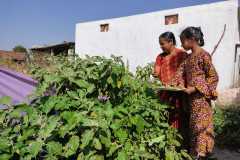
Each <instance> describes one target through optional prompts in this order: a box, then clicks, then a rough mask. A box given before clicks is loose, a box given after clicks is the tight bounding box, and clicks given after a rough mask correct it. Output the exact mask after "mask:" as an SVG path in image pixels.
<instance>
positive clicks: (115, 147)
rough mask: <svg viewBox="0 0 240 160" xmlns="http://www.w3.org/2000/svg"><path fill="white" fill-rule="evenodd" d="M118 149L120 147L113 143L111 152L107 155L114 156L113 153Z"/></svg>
mask: <svg viewBox="0 0 240 160" xmlns="http://www.w3.org/2000/svg"><path fill="white" fill-rule="evenodd" d="M118 148H119V146H118V145H117V144H116V143H112V144H111V146H110V149H109V152H108V154H107V157H110V156H112V155H113V153H114V152H116V151H117V149H118Z"/></svg>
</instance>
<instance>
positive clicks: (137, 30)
mask: <svg viewBox="0 0 240 160" xmlns="http://www.w3.org/2000/svg"><path fill="white" fill-rule="evenodd" d="M172 14H179V23H178V24H173V25H165V24H164V22H165V16H166V15H172ZM237 15H238V0H229V1H223V2H217V3H212V4H205V5H198V6H192V7H185V8H177V9H171V10H164V11H159V12H152V13H147V14H140V15H134V16H128V17H122V18H115V19H106V20H100V21H94V22H86V23H79V24H77V25H76V33H75V34H76V35H75V36H76V37H75V42H76V46H75V51H76V53H77V54H79V55H81V56H83V55H85V54H88V55H92V56H93V55H101V56H107V57H108V56H110V55H111V54H114V55H119V56H123V57H124V59H125V60H126V59H128V60H129V64H130V69H131V70H132V71H135V68H136V66H138V65H140V66H144V65H146V64H147V63H149V62H153V61H155V58H156V56H157V54H158V53H160V52H161V49H160V47H159V44H158V37H159V35H160V34H161V33H163V32H166V31H172V32H173V33H175V36H176V38H177V41H178V47H180V45H181V44H180V41H179V35H180V33H181V31H182V30H183V29H184V28H185V27H187V26H201V28H202V30H203V33H204V38H205V44H206V45H205V46H204V48H205V49H206V50H207V51H209V52H211V51H212V50H213V48H214V46H215V44H216V43H217V41H218V40H219V38H220V36H221V34H222V31H223V27H224V24H226V25H227V30H226V34H225V36H224V39H223V41H222V43H221V44H220V46H219V47H218V49H217V51H216V52H215V55H214V57H213V62H214V64H215V66H216V68H217V71H218V73H219V77H220V82H219V89H226V88H229V87H230V86H231V85H232V82H233V71H234V54H235V44H236V43H238V42H239V31H238V16H237ZM105 23H109V32H100V24H105Z"/></svg>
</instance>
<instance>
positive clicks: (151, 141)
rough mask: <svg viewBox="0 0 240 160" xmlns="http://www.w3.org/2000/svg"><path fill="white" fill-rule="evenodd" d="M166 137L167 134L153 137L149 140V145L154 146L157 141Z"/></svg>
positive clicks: (161, 140) (159, 141)
mask: <svg viewBox="0 0 240 160" xmlns="http://www.w3.org/2000/svg"><path fill="white" fill-rule="evenodd" d="M164 139H165V135H161V136H159V137H157V138H153V139H151V140H149V141H148V144H149V146H152V145H153V144H155V143H161V142H163V140H164Z"/></svg>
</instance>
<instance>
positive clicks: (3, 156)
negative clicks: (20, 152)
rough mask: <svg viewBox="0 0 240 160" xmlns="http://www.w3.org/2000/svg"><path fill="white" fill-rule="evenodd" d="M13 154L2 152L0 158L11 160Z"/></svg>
mask: <svg viewBox="0 0 240 160" xmlns="http://www.w3.org/2000/svg"><path fill="white" fill-rule="evenodd" d="M11 158H12V155H10V154H0V160H10V159H11Z"/></svg>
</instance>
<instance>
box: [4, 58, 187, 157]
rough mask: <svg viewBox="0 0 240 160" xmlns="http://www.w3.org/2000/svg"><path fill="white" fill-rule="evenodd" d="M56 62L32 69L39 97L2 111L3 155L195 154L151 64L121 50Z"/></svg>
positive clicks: (158, 155)
mask: <svg viewBox="0 0 240 160" xmlns="http://www.w3.org/2000/svg"><path fill="white" fill-rule="evenodd" d="M51 61H52V65H53V67H52V68H51V69H50V70H46V69H42V68H35V69H33V70H32V74H33V75H34V76H35V78H36V79H38V80H39V86H38V88H37V91H36V93H35V97H37V98H36V99H35V100H34V101H33V102H32V103H31V104H29V105H27V104H20V105H15V106H10V107H9V109H8V110H5V111H0V141H1V142H0V159H49V160H50V159H51V160H54V159H78V160H80V159H86V160H88V159H89V160H91V159H92V160H101V159H117V160H125V159H126V160H127V159H136V160H138V159H139V160H140V159H167V160H178V159H179V160H182V159H191V158H190V157H189V155H188V154H187V153H186V151H185V150H183V149H182V148H181V144H180V142H181V136H180V135H179V134H178V133H177V131H176V130H175V129H173V128H171V127H170V126H169V125H168V123H167V122H168V112H167V108H168V106H166V105H164V104H161V103H159V100H158V97H157V96H156V94H155V93H154V89H155V88H156V86H159V85H158V84H156V83H155V82H154V81H151V79H150V74H149V73H146V72H147V71H142V70H140V69H139V70H138V72H137V73H136V75H133V74H132V73H130V72H129V70H128V69H127V67H126V65H125V64H124V63H123V61H122V60H121V58H120V57H114V56H113V57H112V58H111V59H107V58H104V57H88V56H87V57H86V58H84V59H80V58H76V60H74V61H72V60H71V61H69V60H67V59H65V58H63V57H59V58H53V59H52V60H51ZM148 67H149V66H148ZM143 70H144V68H143ZM140 71H141V75H142V76H139V72H140ZM148 71H150V69H148Z"/></svg>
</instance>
